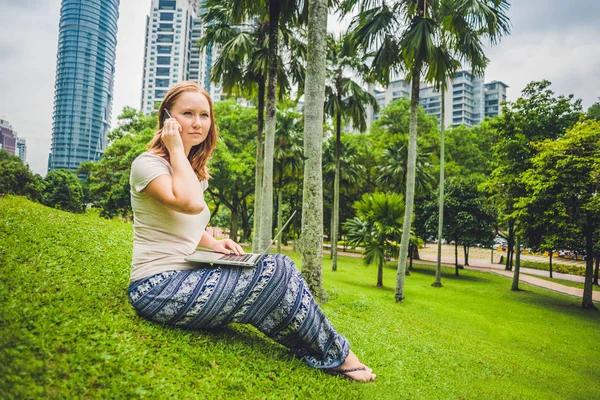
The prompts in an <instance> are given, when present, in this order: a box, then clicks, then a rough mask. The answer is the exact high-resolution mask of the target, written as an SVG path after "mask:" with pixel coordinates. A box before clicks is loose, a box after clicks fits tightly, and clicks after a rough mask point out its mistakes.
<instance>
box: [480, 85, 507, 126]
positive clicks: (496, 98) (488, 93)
mask: <svg viewBox="0 0 600 400" xmlns="http://www.w3.org/2000/svg"><path fill="white" fill-rule="evenodd" d="M507 87H508V85H507V84H505V83H504V82H500V81H492V82H490V83H486V84H485V105H484V113H485V116H486V117H492V118H493V117H495V116H496V115H500V114H501V113H502V106H501V105H500V103H502V102H503V101H506V88H507Z"/></svg>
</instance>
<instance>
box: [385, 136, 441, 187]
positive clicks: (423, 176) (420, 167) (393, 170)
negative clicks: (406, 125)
mask: <svg viewBox="0 0 600 400" xmlns="http://www.w3.org/2000/svg"><path fill="white" fill-rule="evenodd" d="M406 139H407V138H406V137H400V138H399V140H397V141H395V142H392V143H391V144H390V146H389V147H388V148H387V149H385V150H384V151H383V153H382V155H381V159H380V161H379V165H378V167H377V172H378V176H377V178H376V179H375V182H376V183H377V184H378V185H380V186H381V187H382V188H384V189H386V190H391V191H392V192H395V193H400V194H406V193H405V191H406V179H407V176H408V163H407V159H408V147H407V146H406ZM415 169H416V173H415V195H416V196H417V197H419V196H424V195H425V194H427V193H429V191H430V190H431V187H432V185H433V183H434V180H435V179H434V177H433V175H432V174H431V169H432V166H431V163H430V162H429V154H418V155H417V160H416V167H415Z"/></svg>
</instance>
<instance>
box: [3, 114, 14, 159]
mask: <svg viewBox="0 0 600 400" xmlns="http://www.w3.org/2000/svg"><path fill="white" fill-rule="evenodd" d="M0 149H2V150H6V151H8V152H9V153H10V154H16V152H17V136H16V135H15V131H14V129H13V127H12V125H11V124H10V122H8V121H7V120H5V119H2V118H0Z"/></svg>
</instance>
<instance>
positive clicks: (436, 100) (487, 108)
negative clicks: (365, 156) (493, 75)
mask: <svg viewBox="0 0 600 400" xmlns="http://www.w3.org/2000/svg"><path fill="white" fill-rule="evenodd" d="M507 87H508V86H507V85H506V84H505V83H503V82H499V81H493V82H490V83H484V79H483V77H476V76H474V75H472V74H471V73H470V72H468V71H459V72H457V73H456V75H454V79H452V80H449V81H448V83H447V88H446V91H445V93H444V101H445V106H446V109H445V114H444V125H445V126H446V127H448V126H451V125H465V126H473V125H476V124H478V123H480V122H481V121H483V119H484V118H485V117H494V116H496V115H499V114H500V113H501V111H502V109H501V108H500V107H499V106H498V105H499V102H502V101H505V100H506V88H507ZM369 90H370V92H371V93H372V94H373V95H374V96H375V99H376V100H377V102H378V103H379V107H380V108H381V109H383V108H384V107H385V106H387V105H388V104H389V103H391V102H392V101H394V100H396V99H399V98H402V97H405V98H410V83H409V82H406V81H404V80H396V81H392V82H390V84H389V85H388V87H387V88H386V89H385V90H377V89H373V88H369ZM419 105H421V107H423V109H424V110H425V112H426V113H427V114H429V115H435V116H436V117H437V118H438V121H439V120H440V119H441V114H442V112H441V110H442V95H441V93H440V92H439V91H437V90H435V88H434V87H433V86H430V85H426V84H421V88H420V90H419ZM378 118H379V115H378V113H373V111H372V110H369V111H368V112H367V122H368V125H369V126H370V124H371V122H373V121H375V120H377V119H378Z"/></svg>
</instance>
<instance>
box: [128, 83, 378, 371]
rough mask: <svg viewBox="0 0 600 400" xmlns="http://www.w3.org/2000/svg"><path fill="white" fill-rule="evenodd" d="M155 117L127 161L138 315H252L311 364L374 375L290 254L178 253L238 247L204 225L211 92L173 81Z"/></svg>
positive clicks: (226, 318)
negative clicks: (149, 134) (246, 263)
mask: <svg viewBox="0 0 600 400" xmlns="http://www.w3.org/2000/svg"><path fill="white" fill-rule="evenodd" d="M169 115H170V116H171V117H170V118H165V116H167V117H168V116H169ZM159 116H160V118H159V123H158V130H157V131H156V133H155V135H154V138H153V139H152V141H151V142H150V144H149V146H148V151H147V152H145V153H143V154H141V155H140V156H138V157H137V158H136V159H135V160H134V162H133V164H132V166H131V176H130V183H131V205H132V208H133V214H134V224H133V230H134V243H133V259H132V263H131V280H130V285H129V300H130V302H131V304H132V305H133V307H134V308H135V309H136V311H137V312H138V314H139V315H140V316H142V317H144V318H146V319H148V320H151V321H155V322H159V323H163V324H169V325H174V326H179V327H183V328H187V329H203V328H215V327H221V326H225V325H227V324H229V323H231V322H238V323H246V324H251V325H253V326H255V327H256V328H258V329H259V330H260V331H261V332H263V333H264V334H266V335H267V336H269V337H270V338H272V339H274V340H275V341H277V342H278V343H281V344H282V345H284V346H287V347H288V348H290V349H291V351H292V352H293V354H295V355H296V356H298V357H301V358H302V359H303V360H304V361H305V362H306V363H307V364H308V365H310V366H311V367H315V368H320V369H322V370H323V371H325V372H328V373H331V374H337V375H342V376H345V377H347V378H349V379H352V380H356V381H365V382H366V381H372V380H374V379H375V374H373V372H372V370H371V369H370V368H368V367H367V366H365V365H364V364H362V363H361V362H360V361H359V360H358V358H357V357H356V355H355V354H354V353H353V352H352V351H350V346H349V343H348V341H347V340H346V338H345V337H344V336H342V335H340V334H338V333H337V332H336V331H335V329H334V328H333V326H332V324H331V322H329V320H328V319H327V318H326V317H325V315H324V314H323V312H322V310H321V309H320V307H319V306H318V305H317V303H316V302H315V300H314V299H313V296H312V295H311V294H310V292H309V290H308V287H307V285H306V283H305V282H304V280H303V279H302V276H301V275H300V272H299V271H298V269H297V268H296V267H295V265H294V263H293V262H292V260H290V259H289V258H288V257H287V256H284V255H281V254H275V255H267V256H265V257H263V258H262V259H261V260H260V261H259V262H258V263H257V264H256V265H255V266H254V267H253V268H243V267H236V266H222V267H219V266H214V267H209V268H206V267H205V266H204V264H197V263H191V262H188V261H185V260H184V257H186V256H188V255H190V254H192V253H193V252H194V251H195V249H196V247H197V246H202V247H207V248H210V249H212V250H214V251H217V252H221V253H225V254H229V253H233V254H236V255H241V254H244V251H243V250H242V248H241V247H240V245H239V244H237V243H235V242H234V241H233V240H231V239H225V240H216V239H215V238H214V237H212V236H211V235H210V234H209V233H208V232H206V226H207V224H208V221H209V219H210V212H209V209H208V207H207V206H206V203H205V202H204V191H205V190H206V188H207V187H208V179H209V178H210V175H209V172H208V168H207V162H208V160H209V158H210V156H211V154H212V152H213V150H214V148H215V146H216V143H217V137H218V133H217V127H216V126H215V118H214V114H213V104H212V100H211V98H210V96H209V94H208V93H207V92H206V91H205V90H203V89H202V88H201V87H200V86H199V85H198V84H196V83H194V82H181V83H179V84H176V85H175V86H174V87H172V88H171V89H170V90H169V92H168V93H167V96H166V97H165V99H164V101H163V103H162V104H161V106H160V109H159Z"/></svg>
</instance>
